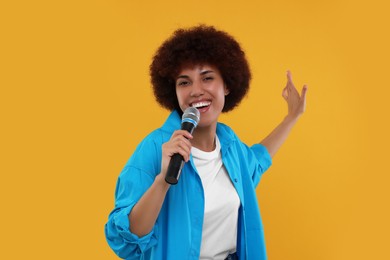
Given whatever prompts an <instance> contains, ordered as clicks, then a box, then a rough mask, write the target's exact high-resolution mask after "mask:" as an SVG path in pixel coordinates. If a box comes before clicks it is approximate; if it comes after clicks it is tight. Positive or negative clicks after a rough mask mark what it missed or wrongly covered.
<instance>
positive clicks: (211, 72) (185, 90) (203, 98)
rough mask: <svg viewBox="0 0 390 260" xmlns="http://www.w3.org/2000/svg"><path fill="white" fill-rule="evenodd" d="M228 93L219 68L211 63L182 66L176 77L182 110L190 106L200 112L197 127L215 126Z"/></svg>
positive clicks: (177, 92)
mask: <svg viewBox="0 0 390 260" xmlns="http://www.w3.org/2000/svg"><path fill="white" fill-rule="evenodd" d="M227 94H229V92H228V90H227V88H226V86H225V84H224V82H223V79H222V76H221V74H220V72H219V70H218V69H217V68H216V67H215V66H212V65H207V64H206V65H195V66H191V67H185V68H183V69H182V70H181V71H180V73H179V75H178V76H177V77H176V95H177V99H178V102H179V106H180V108H181V110H182V111H184V110H185V109H186V108H188V107H190V106H192V107H196V108H197V109H198V110H199V112H200V122H199V124H198V127H208V126H215V125H216V124H217V121H218V117H219V115H220V114H221V112H222V109H223V106H224V104H225V96H226V95H227Z"/></svg>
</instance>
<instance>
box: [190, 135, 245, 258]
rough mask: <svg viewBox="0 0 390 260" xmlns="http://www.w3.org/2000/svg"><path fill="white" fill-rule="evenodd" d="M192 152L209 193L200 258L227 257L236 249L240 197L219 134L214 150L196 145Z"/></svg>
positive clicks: (207, 193)
mask: <svg viewBox="0 0 390 260" xmlns="http://www.w3.org/2000/svg"><path fill="white" fill-rule="evenodd" d="M191 153H192V157H193V160H194V163H195V167H196V169H197V171H198V174H199V176H200V178H201V180H202V185H203V190H204V197H205V212H204V220H203V230H202V244H201V249H200V259H202V260H205V259H225V258H226V257H227V256H228V255H229V254H230V253H234V252H236V244H237V222H238V208H239V207H240V198H239V197H238V194H237V192H236V190H235V188H234V186H233V183H232V182H231V180H230V178H229V175H228V173H227V171H226V169H225V167H224V166H223V164H222V157H221V144H220V142H219V139H218V136H216V148H215V150H214V151H212V152H204V151H202V150H199V149H197V148H195V147H192V149H191Z"/></svg>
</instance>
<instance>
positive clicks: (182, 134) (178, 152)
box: [164, 107, 200, 184]
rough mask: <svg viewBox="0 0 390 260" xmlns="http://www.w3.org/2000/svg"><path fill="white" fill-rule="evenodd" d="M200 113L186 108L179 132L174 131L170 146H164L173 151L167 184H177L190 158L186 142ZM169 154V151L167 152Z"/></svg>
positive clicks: (196, 123) (192, 108) (167, 173)
mask: <svg viewBox="0 0 390 260" xmlns="http://www.w3.org/2000/svg"><path fill="white" fill-rule="evenodd" d="M199 120H200V113H199V111H198V109H196V108H194V107H189V108H187V109H186V110H185V111H184V113H183V116H182V121H181V130H179V131H175V132H174V133H173V135H172V137H171V140H170V144H168V143H167V144H164V145H166V146H169V145H170V147H167V148H168V149H167V150H171V151H174V152H173V153H174V154H173V155H171V157H170V161H169V165H168V168H167V172H166V175H165V181H166V182H167V183H169V184H177V182H178V180H179V177H180V174H181V170H182V168H183V166H184V163H185V162H187V161H188V160H189V158H190V152H191V143H190V141H189V140H188V139H189V138H191V137H192V135H191V134H192V132H193V131H194V129H195V128H196V126H197V125H198V122H199ZM168 153H169V151H168Z"/></svg>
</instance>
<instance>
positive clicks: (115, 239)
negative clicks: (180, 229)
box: [105, 142, 161, 259]
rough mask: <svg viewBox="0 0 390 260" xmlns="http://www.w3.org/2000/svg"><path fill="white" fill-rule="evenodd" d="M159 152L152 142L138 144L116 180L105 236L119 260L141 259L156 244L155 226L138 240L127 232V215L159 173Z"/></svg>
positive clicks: (128, 228)
mask: <svg viewBox="0 0 390 260" xmlns="http://www.w3.org/2000/svg"><path fill="white" fill-rule="evenodd" d="M159 149H161V147H160V148H159ZM159 149H156V147H155V144H153V142H146V143H145V142H143V143H141V145H140V146H139V147H138V148H137V149H136V151H135V152H134V154H133V156H132V157H131V158H130V160H129V162H128V163H127V165H126V166H125V168H124V169H123V170H122V172H121V174H120V176H119V178H118V181H117V185H116V189H115V207H114V209H113V211H112V212H111V213H110V215H109V217H108V221H107V223H106V225H105V235H106V239H107V242H108V244H109V246H110V247H111V248H112V250H113V251H114V252H115V253H116V254H117V255H118V256H119V257H121V258H125V259H140V257H141V256H142V255H143V254H144V253H145V251H147V250H148V249H150V248H151V247H153V246H154V245H156V244H157V241H158V237H157V234H158V232H157V230H158V226H157V224H155V226H154V227H153V229H152V231H151V232H150V233H149V234H147V235H145V236H143V237H138V236H137V235H135V234H133V233H131V232H130V225H131V223H130V222H129V214H130V212H131V210H132V209H133V207H134V205H135V204H136V203H137V202H138V200H139V199H140V198H141V197H142V195H143V194H144V193H145V192H146V190H147V189H148V188H149V187H150V186H151V185H152V183H153V181H154V179H155V176H156V175H157V173H158V172H159V171H160V169H159V167H160V163H161V159H160V161H158V156H159V154H158V151H159ZM156 151H157V152H156Z"/></svg>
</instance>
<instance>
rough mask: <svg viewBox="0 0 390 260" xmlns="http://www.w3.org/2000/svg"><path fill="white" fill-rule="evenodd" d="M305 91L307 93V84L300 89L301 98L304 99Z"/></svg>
mask: <svg viewBox="0 0 390 260" xmlns="http://www.w3.org/2000/svg"><path fill="white" fill-rule="evenodd" d="M306 93H307V85H303V88H302V91H301V98H302V99H303V100H306Z"/></svg>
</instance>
